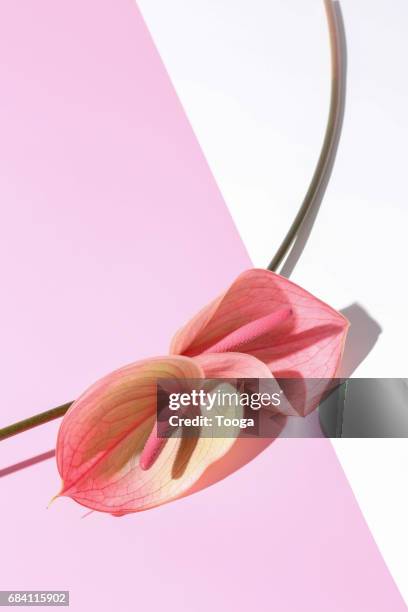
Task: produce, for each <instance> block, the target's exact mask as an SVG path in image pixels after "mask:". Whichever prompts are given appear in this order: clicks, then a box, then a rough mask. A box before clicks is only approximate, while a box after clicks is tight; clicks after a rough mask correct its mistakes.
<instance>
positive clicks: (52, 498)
mask: <svg viewBox="0 0 408 612" xmlns="http://www.w3.org/2000/svg"><path fill="white" fill-rule="evenodd" d="M60 494H61V491H59V492H58V493H57V494H56V495H54V497H51V499H50V501H49V502H48V504H47V506H46V509H47V510H49V508H50V506H51V504H53V503H54V502H55V500H56V499H57V498H58V497H60Z"/></svg>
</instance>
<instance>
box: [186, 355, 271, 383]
mask: <svg viewBox="0 0 408 612" xmlns="http://www.w3.org/2000/svg"><path fill="white" fill-rule="evenodd" d="M194 361H195V362H196V363H198V364H199V366H200V367H201V368H202V370H203V372H204V377H205V378H272V374H271V371H270V370H269V368H268V366H266V365H265V364H264V363H263V362H262V361H259V359H256V357H253V356H252V355H247V354H246V353H204V354H202V355H197V357H194Z"/></svg>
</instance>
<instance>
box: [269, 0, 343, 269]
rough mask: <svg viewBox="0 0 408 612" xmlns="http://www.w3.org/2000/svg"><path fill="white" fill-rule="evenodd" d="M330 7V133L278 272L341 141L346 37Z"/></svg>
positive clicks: (276, 260)
mask: <svg viewBox="0 0 408 612" xmlns="http://www.w3.org/2000/svg"><path fill="white" fill-rule="evenodd" d="M324 5H325V9H326V16H327V22H328V26H329V35H330V50H331V66H332V68H331V70H332V82H331V96H330V109H329V117H328V120H327V127H326V132H325V136H324V140H323V145H322V149H321V151H320V155H319V159H318V162H317V165H316V168H315V171H314V174H313V177H312V180H311V182H310V185H309V188H308V190H307V193H306V195H305V197H304V200H303V202H302V205H301V207H300V209H299V212H298V213H297V215H296V217H295V219H294V221H293V223H292V225H291V226H290V228H289V231H288V233H287V234H286V236H285V238H284V239H283V242H282V244H281V245H280V247H279V248H278V250H277V252H276V254H275V256H274V257H273V259H272V261H271V263H270V264H269V266H268V270H272V271H274V272H276V271H277V269H278V268H279V266H280V265H281V263H282V262H283V260H284V258H285V256H286V254H287V253H288V251H289V249H290V248H291V246H292V244H293V242H294V240H295V238H296V236H297V234H298V232H299V230H300V227H301V225H302V223H303V221H304V220H305V219H306V217H307V215H308V213H309V211H310V210H311V209H312V208H313V205H314V203H315V201H316V198H317V197H318V195H319V191H320V188H321V186H322V184H323V183H324V182H325V181H326V180H328V176H329V174H330V169H331V168H330V160H331V158H332V155H333V151H335V147H336V140H337V129H338V126H339V123H340V122H341V111H342V104H341V102H342V83H341V76H342V55H343V53H342V51H343V49H342V39H341V34H340V24H339V21H338V16H337V13H336V9H335V4H334V3H333V2H332V0H324Z"/></svg>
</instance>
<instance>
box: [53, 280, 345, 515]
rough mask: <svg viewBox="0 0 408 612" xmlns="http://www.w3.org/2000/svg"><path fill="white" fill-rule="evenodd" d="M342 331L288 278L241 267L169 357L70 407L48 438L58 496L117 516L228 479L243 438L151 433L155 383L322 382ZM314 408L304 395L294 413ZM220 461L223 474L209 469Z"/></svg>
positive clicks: (120, 376) (341, 323)
mask: <svg viewBox="0 0 408 612" xmlns="http://www.w3.org/2000/svg"><path fill="white" fill-rule="evenodd" d="M347 329H348V322H347V320H346V319H345V318H344V317H343V316H342V315H341V314H340V313H338V312H337V311H335V310H334V309H332V308H331V307H330V306H328V305H327V304H325V303H323V302H322V301H320V300H318V299H317V298H315V297H314V296H312V295H311V294H310V293H308V292H307V291H305V290H304V289H302V288H300V287H298V286H297V285H295V284H294V283H292V282H291V281H289V280H287V279H285V278H283V277H281V276H279V275H278V274H275V273H274V272H270V271H268V270H257V269H254V270H249V271H247V272H244V273H243V274H241V275H240V276H239V277H238V278H237V280H236V281H235V282H234V283H233V284H232V286H231V287H230V288H229V289H228V290H227V291H226V292H225V293H224V294H222V295H221V296H220V297H218V298H217V299H215V300H214V301H213V302H211V303H210V304H209V305H208V306H206V307H205V308H203V309H202V310H201V311H200V312H199V313H198V314H197V315H196V316H195V317H194V318H193V319H192V320H191V321H190V322H189V323H187V325H186V326H184V327H183V328H182V329H181V330H180V331H179V332H178V333H177V334H176V335H175V337H174V339H173V341H172V343H171V347H170V355H169V356H165V357H154V358H150V359H145V360H142V361H138V362H136V363H134V364H131V365H128V366H125V367H123V368H121V369H119V370H116V371H115V372H112V373H111V374H108V375H107V376H105V377H104V378H102V379H101V380H100V381H98V382H97V383H95V384H94V385H93V386H92V387H90V388H89V389H88V390H87V391H86V392H85V393H84V394H83V395H82V396H80V397H79V399H78V400H76V401H75V402H74V403H73V405H72V406H71V408H70V409H69V410H68V412H67V413H66V415H65V416H64V419H63V421H62V424H61V427H60V430H59V434H58V440H57V450H56V456H57V465H58V470H59V473H60V475H61V478H62V489H61V492H60V493H59V495H63V496H68V497H71V498H72V499H74V500H75V501H77V502H79V503H80V504H82V505H84V506H86V507H88V508H91V509H93V510H98V511H102V512H109V513H111V514H114V515H123V514H126V513H129V512H138V511H141V510H146V509H149V508H152V507H155V506H159V505H161V504H164V503H167V502H169V501H172V500H175V499H177V498H179V497H181V496H184V495H186V494H188V493H189V492H192V491H194V490H196V489H197V483H198V482H201V481H203V482H205V485H208V484H212V483H213V482H215V481H216V480H219V479H220V478H221V477H224V476H226V475H228V473H230V472H231V471H233V470H234V469H236V464H234V462H232V463H231V462H228V459H227V458H228V456H229V455H230V454H231V456H232V455H233V453H234V450H235V452H236V448H237V443H239V442H247V443H248V442H251V441H250V440H239V439H238V440H237V439H234V438H225V439H224V438H216V437H214V438H201V437H198V438H197V439H183V438H174V437H171V438H170V439H162V438H159V437H158V436H157V432H156V394H157V380H158V379H159V378H166V379H172V378H174V379H175V380H180V379H181V380H182V379H204V378H272V377H276V378H325V379H331V378H333V377H335V376H336V374H337V372H338V368H339V365H340V362H341V357H342V352H343V347H344V342H345V338H346V334H347ZM314 407H315V405H314V403H313V402H308V401H307V398H306V401H305V402H304V407H303V409H302V413H303V414H307V413H308V412H310V410H312V409H313V408H314ZM234 447H235V449H234ZM223 463H224V470H218V471H217V470H213V469H212V467H213V466H214V465H218V464H219V465H221V464H223ZM234 465H235V467H234ZM205 474H209V477H208V478H207V479H205V478H204V479H203V476H204V475H205Z"/></svg>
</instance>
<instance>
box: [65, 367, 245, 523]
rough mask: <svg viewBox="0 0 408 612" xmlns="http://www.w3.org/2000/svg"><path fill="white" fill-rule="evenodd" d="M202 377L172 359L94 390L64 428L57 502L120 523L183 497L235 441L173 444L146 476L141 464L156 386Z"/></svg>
mask: <svg viewBox="0 0 408 612" xmlns="http://www.w3.org/2000/svg"><path fill="white" fill-rule="evenodd" d="M203 376H204V373H203V370H202V368H201V367H200V365H199V364H198V363H197V362H195V361H194V360H191V359H189V358H186V357H179V356H175V357H174V356H173V357H162V358H153V359H146V360H144V361H140V362H137V363H134V364H131V365H129V366H126V367H124V368H121V369H120V370H117V371H115V372H113V373H111V374H109V375H107V376H105V377H104V378H103V379H101V380H100V381H99V382H97V383H96V384H94V385H93V386H92V387H91V388H90V389H89V390H88V391H86V392H85V393H84V394H83V395H82V396H81V397H80V398H79V399H78V400H77V401H76V402H74V404H73V405H72V407H71V408H70V409H69V411H68V412H67V414H66V415H65V417H64V419H63V421H62V424H61V427H60V431H59V435H58V440H57V465H58V470H59V472H60V475H61V478H62V480H63V486H62V490H61V492H60V495H66V496H68V497H72V498H73V499H75V500H76V501H77V502H79V503H80V504H82V505H84V506H87V507H89V508H92V509H94V510H99V511H102V512H110V513H112V514H118V515H120V514H126V513H128V512H137V511H140V510H145V509H147V508H151V507H154V506H158V505H161V504H163V503H166V502H168V501H170V500H173V499H175V498H177V497H179V496H180V495H182V494H183V493H184V492H185V491H186V490H187V489H188V488H189V487H191V486H192V485H193V484H194V483H195V482H196V481H197V480H198V479H199V478H200V476H201V475H202V474H203V472H204V471H205V470H206V468H207V467H208V466H210V465H211V464H212V463H213V462H214V461H217V460H218V459H220V458H221V457H222V456H223V454H224V453H225V452H227V450H228V449H229V448H230V446H231V445H232V444H233V442H234V440H231V439H227V440H224V439H216V438H207V439H201V438H200V439H193V440H191V439H175V438H171V439H169V440H168V441H167V443H166V445H165V447H164V449H163V450H162V452H161V454H160V457H159V458H158V459H157V461H156V463H155V464H154V466H153V467H152V468H151V469H150V470H148V471H143V470H142V469H141V468H140V466H139V456H140V453H141V451H142V449H143V446H144V444H145V442H146V439H147V437H148V435H149V433H150V431H151V430H152V427H153V424H154V422H155V418H156V391H157V379H158V378H166V379H171V378H175V379H178V380H179V379H183V378H195V379H197V378H202V377H203Z"/></svg>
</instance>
